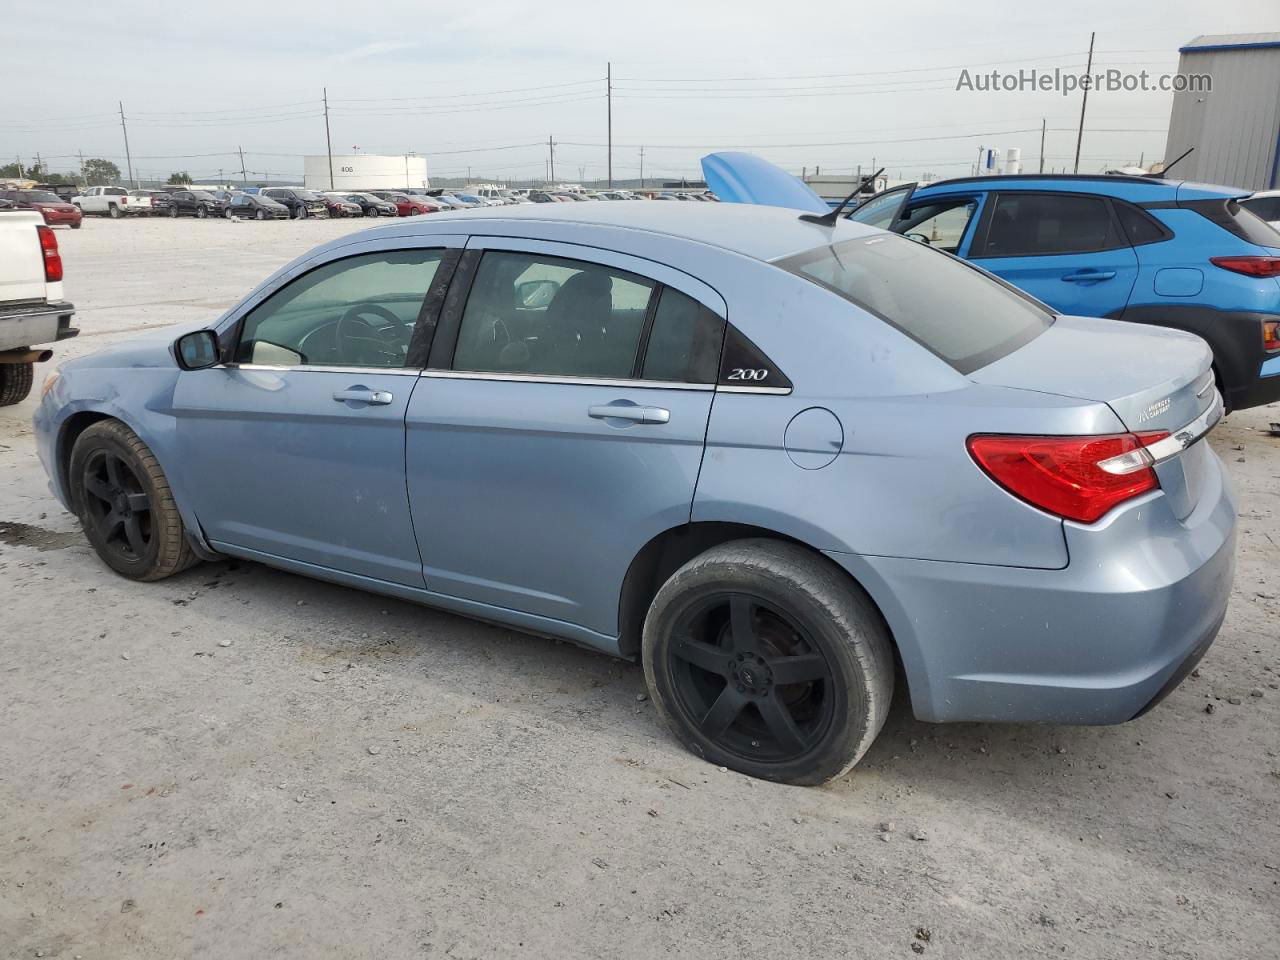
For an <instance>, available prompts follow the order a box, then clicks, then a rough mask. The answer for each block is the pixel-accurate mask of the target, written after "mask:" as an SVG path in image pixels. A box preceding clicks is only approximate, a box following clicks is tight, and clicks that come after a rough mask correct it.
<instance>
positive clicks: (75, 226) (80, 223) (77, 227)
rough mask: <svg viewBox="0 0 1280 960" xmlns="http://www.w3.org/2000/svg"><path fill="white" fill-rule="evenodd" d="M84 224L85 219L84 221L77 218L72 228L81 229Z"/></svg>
mask: <svg viewBox="0 0 1280 960" xmlns="http://www.w3.org/2000/svg"><path fill="white" fill-rule="evenodd" d="M82 226H84V221H82V220H77V221H76V222H75V223H73V224H72V225H71V229H72V230H79V229H80V228H81V227H82Z"/></svg>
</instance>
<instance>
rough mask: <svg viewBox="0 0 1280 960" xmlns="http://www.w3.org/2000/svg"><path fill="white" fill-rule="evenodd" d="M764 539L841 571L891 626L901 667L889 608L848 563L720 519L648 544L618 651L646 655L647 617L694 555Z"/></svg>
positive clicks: (632, 572)
mask: <svg viewBox="0 0 1280 960" xmlns="http://www.w3.org/2000/svg"><path fill="white" fill-rule="evenodd" d="M754 538H764V539H768V540H778V541H782V542H784V543H793V544H796V545H797V546H799V547H802V548H803V549H805V550H806V551H808V552H810V553H812V554H813V555H814V556H815V557H820V558H821V559H822V561H823V562H824V563H827V564H830V565H831V567H832V568H833V569H836V570H839V571H840V574H841V576H843V577H844V578H846V579H847V580H848V582H849V584H850V585H852V586H853V587H855V588H856V589H857V590H860V591H861V592H862V593H863V594H864V595H865V596H866V597H867V598H868V599H869V600H870V602H871V604H872V606H873V607H875V610H876V613H877V614H878V615H879V617H880V619H881V621H882V622H883V623H884V625H885V630H886V632H887V633H888V636H889V642H890V646H891V647H892V648H893V652H894V658H895V660H897V662H898V664H897V665H898V668H899V669H901V664H902V655H901V653H900V652H899V650H898V641H897V639H896V637H895V634H894V630H893V625H892V623H891V622H890V620H889V618H888V617H886V616H885V612H884V608H883V605H882V604H881V603H880V601H879V600H878V599H877V597H876V596H875V592H873V590H872V589H868V586H867V585H866V584H865V583H863V582H861V581H860V580H859V579H858V578H856V577H855V576H854V575H853V574H852V573H850V572H849V570H847V569H846V568H845V567H844V566H843V565H841V564H839V563H836V562H835V561H834V560H832V559H831V557H829V556H827V555H826V553H824V552H823V551H822V550H819V549H817V548H816V547H814V546H813V545H812V544H809V543H805V542H804V541H803V540H799V539H797V538H796V537H793V536H790V535H788V534H785V533H781V532H779V531H777V530H770V529H768V528H766V527H757V526H754V525H752V524H747V523H730V522H724V521H715V520H703V521H697V522H693V523H686V524H683V525H681V526H678V527H672V528H670V529H668V530H664V531H663V532H662V533H660V534H658V535H657V536H655V537H653V538H652V539H651V540H649V542H648V543H646V544H645V545H644V546H643V547H642V548H641V549H640V551H639V552H638V553H637V554H636V555H635V557H634V558H633V559H632V561H631V565H630V566H629V567H628V568H627V573H626V576H625V577H624V578H623V581H622V590H621V593H620V596H619V598H618V653H619V655H620V656H622V657H625V658H627V659H634V658H635V657H637V656H638V655H639V652H640V636H641V633H642V631H643V629H644V620H645V615H646V614H647V613H648V610H649V606H650V604H652V602H653V598H654V597H655V596H656V595H657V593H658V590H659V589H661V587H662V585H663V584H664V583H666V582H667V580H668V579H669V578H670V577H671V575H672V574H673V573H675V572H676V570H678V569H680V567H682V566H684V565H685V564H686V563H688V562H689V561H690V560H692V559H693V558H694V557H696V556H698V555H699V554H702V553H705V552H706V551H707V550H710V549H711V548H712V547H717V546H720V545H721V544H724V543H729V542H731V541H734V540H747V539H754Z"/></svg>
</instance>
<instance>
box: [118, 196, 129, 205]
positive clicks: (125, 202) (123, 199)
mask: <svg viewBox="0 0 1280 960" xmlns="http://www.w3.org/2000/svg"><path fill="white" fill-rule="evenodd" d="M128 202H129V198H128V197H121V198H120V206H122V207H123V206H125V205H126V204H128Z"/></svg>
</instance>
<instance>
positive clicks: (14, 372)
mask: <svg viewBox="0 0 1280 960" xmlns="http://www.w3.org/2000/svg"><path fill="white" fill-rule="evenodd" d="M35 378H36V365H35V364H34V363H0V407H11V406H13V405H14V404H15V403H21V402H22V401H23V400H25V399H27V397H28V396H29V395H30V393H31V385H32V384H33V383H34V382H35Z"/></svg>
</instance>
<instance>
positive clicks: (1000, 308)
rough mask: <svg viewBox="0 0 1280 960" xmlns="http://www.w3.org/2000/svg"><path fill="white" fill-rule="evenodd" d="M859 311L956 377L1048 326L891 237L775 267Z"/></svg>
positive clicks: (965, 271) (938, 256)
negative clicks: (922, 349) (894, 331)
mask: <svg viewBox="0 0 1280 960" xmlns="http://www.w3.org/2000/svg"><path fill="white" fill-rule="evenodd" d="M777 265H778V266H780V267H782V268H783V269H784V270H789V271H790V272H792V273H795V274H798V275H799V276H802V277H804V278H805V279H807V280H812V281H813V282H814V283H817V284H818V285H820V286H823V287H826V288H827V289H828V290H831V291H833V292H834V293H837V294H839V295H840V296H842V297H844V298H845V299H846V300H849V301H851V302H853V303H855V304H857V305H858V306H859V307H862V308H863V309H864V310H867V311H869V312H871V313H873V314H875V315H876V316H878V317H879V318H880V319H882V320H884V321H885V322H886V323H888V324H889V325H890V326H892V327H895V328H896V329H898V330H901V331H902V332H903V333H905V334H906V335H907V336H909V337H910V338H911V339H912V340H915V341H916V342H917V343H919V344H920V345H921V346H923V347H925V348H926V349H928V350H930V351H931V352H933V353H934V354H936V355H937V356H939V357H941V358H942V359H943V360H945V361H946V362H947V363H949V364H951V366H953V367H955V369H956V370H957V371H959V372H960V373H962V374H967V373H971V372H972V371H974V370H977V369H978V368H980V367H985V366H986V365H987V364H989V363H993V362H994V361H996V360H999V359H1000V358H1001V357H1003V356H1005V355H1007V354H1009V353H1012V352H1013V351H1014V350H1016V349H1018V348H1019V347H1021V346H1023V345H1024V344H1026V343H1029V342H1030V341H1032V340H1034V339H1035V338H1036V337H1038V336H1039V335H1040V334H1041V333H1043V332H1044V331H1045V330H1046V329H1048V327H1049V325H1050V324H1051V323H1052V322H1053V318H1052V316H1051V314H1050V313H1049V312H1048V311H1047V310H1046V309H1044V308H1043V307H1041V306H1039V305H1038V304H1037V303H1036V302H1035V301H1034V300H1032V299H1031V298H1030V297H1027V296H1024V295H1023V294H1021V293H1018V292H1017V291H1015V290H1013V289H1012V288H1010V287H1007V286H1005V285H1004V284H1003V283H1001V282H1000V281H999V280H996V279H995V278H993V277H991V276H989V275H988V274H986V273H984V272H983V271H981V270H980V269H978V268H977V267H974V266H971V265H970V264H967V263H965V262H964V261H963V260H959V259H956V258H955V257H952V256H949V255H947V254H944V253H941V252H939V251H937V250H932V249H930V248H929V247H928V246H926V245H924V244H922V243H918V242H916V241H914V240H908V239H907V238H905V237H900V236H897V235H893V234H876V235H874V236H869V237H859V238H857V239H855V240H845V241H842V242H840V243H836V244H833V245H830V246H824V247H817V248H815V249H813V250H809V251H806V252H805V253H801V254H797V255H795V256H792V257H787V258H785V259H783V260H779V261H777Z"/></svg>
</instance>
